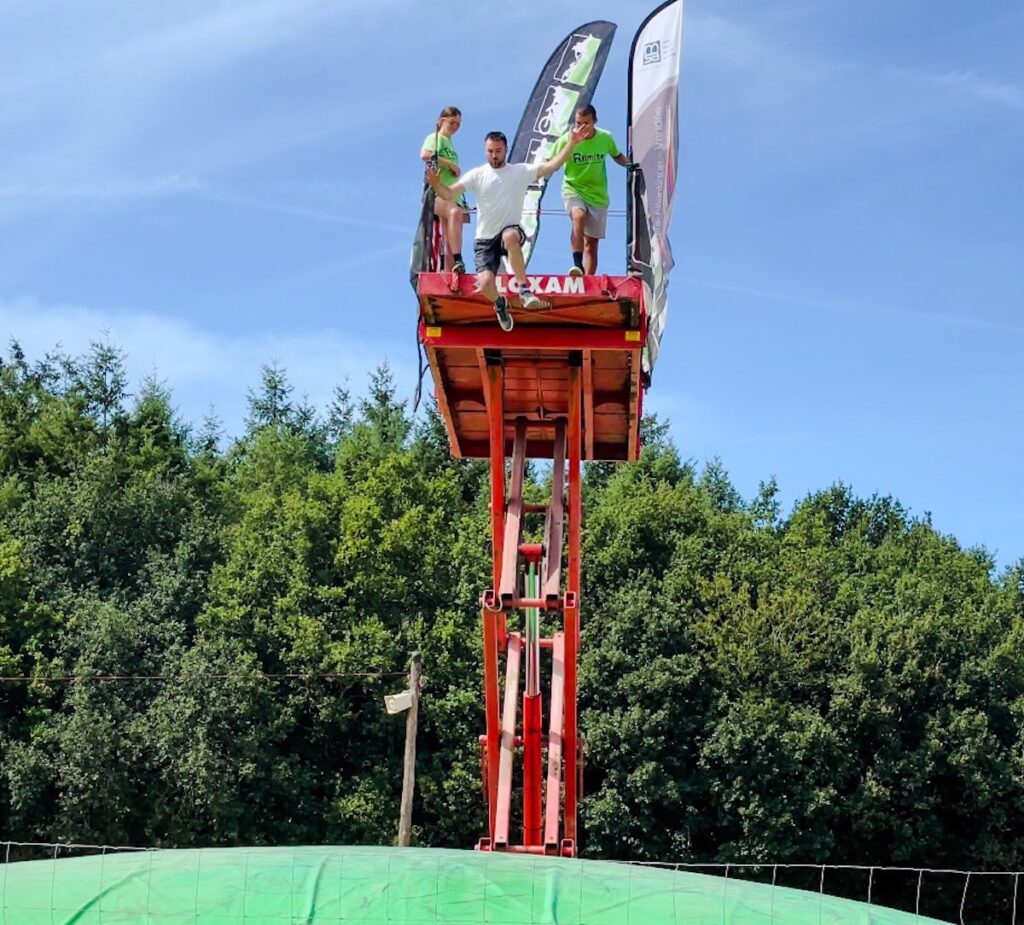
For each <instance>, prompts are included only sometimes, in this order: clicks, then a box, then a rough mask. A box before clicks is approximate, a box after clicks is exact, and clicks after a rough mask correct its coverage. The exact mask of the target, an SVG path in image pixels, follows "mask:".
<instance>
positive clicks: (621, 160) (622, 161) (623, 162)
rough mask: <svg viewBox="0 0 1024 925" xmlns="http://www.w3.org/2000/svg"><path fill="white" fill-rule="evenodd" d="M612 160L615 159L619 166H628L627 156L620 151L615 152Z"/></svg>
mask: <svg viewBox="0 0 1024 925" xmlns="http://www.w3.org/2000/svg"><path fill="white" fill-rule="evenodd" d="M612 160H613V161H615V163H616V164H618V165H619V166H620V167H628V166H629V158H628V157H626V155H625V154H623V153H622V152H621V151H620V152H619V153H618V154H616V155H615V157H613V158H612Z"/></svg>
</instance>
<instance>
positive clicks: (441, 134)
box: [420, 106, 469, 273]
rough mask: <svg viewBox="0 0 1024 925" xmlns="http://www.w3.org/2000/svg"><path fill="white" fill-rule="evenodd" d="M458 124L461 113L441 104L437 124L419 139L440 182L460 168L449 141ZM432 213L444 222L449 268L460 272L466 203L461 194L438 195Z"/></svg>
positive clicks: (446, 181) (448, 183)
mask: <svg viewBox="0 0 1024 925" xmlns="http://www.w3.org/2000/svg"><path fill="white" fill-rule="evenodd" d="M461 125H462V113H461V112H460V111H459V109H458V108H457V107H455V106H445V108H444V109H442V110H441V115H440V116H438V118H437V125H436V126H435V128H434V131H432V132H431V133H430V134H429V135H427V137H426V138H425V139H424V141H423V150H422V151H420V157H421V158H422V159H423V160H424V161H427V162H428V163H429V162H430V161H432V160H433V159H434V158H435V157H436V158H437V169H438V170H439V171H440V172H441V182H442V183H443V184H444V185H445V186H451V185H452V184H453V183H454V182H455V181H456V180H457V179H458V176H459V174H460V173H461V172H462V171H461V170H459V155H458V152H457V151H456V150H455V146H454V145H453V144H452V135H454V134H455V133H456V132H457V131H458V130H459V127H460V126H461ZM434 214H435V215H436V216H437V217H438V218H439V219H441V222H442V224H443V225H444V233H445V241H446V243H447V244H448V253H449V254H451V257H452V266H451V269H452V271H453V272H455V273H463V272H465V270H466V265H465V264H464V263H463V262H462V226H463V225H464V224H465V223H466V222H468V221H469V207H468V206H467V205H466V200H465V198H462V199H460V200H459V201H458V202H448V201H447V200H444V199H442V198H441V197H440V196H438V197H437V199H435V200H434Z"/></svg>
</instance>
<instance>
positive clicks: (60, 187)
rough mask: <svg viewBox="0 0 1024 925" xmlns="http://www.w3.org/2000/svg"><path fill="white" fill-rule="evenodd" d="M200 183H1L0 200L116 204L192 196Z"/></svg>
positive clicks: (168, 179) (177, 179)
mask: <svg viewBox="0 0 1024 925" xmlns="http://www.w3.org/2000/svg"><path fill="white" fill-rule="evenodd" d="M202 186H203V184H202V182H201V181H200V180H198V179H196V178H195V177H181V176H178V175H177V174H168V175H165V176H161V177H149V178H141V179H128V178H125V179H120V180H107V181H79V182H63V183H56V182H53V183H0V199H30V200H39V199H43V200H51V199H53V200H82V201H102V202H117V201H124V200H133V199H155V198H158V197H163V196H176V195H180V194H182V193H194V192H197V191H198V190H200V189H201V188H202Z"/></svg>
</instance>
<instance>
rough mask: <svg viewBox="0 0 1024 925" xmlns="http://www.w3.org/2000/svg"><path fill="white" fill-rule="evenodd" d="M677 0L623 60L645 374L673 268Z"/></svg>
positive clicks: (631, 228)
mask: <svg viewBox="0 0 1024 925" xmlns="http://www.w3.org/2000/svg"><path fill="white" fill-rule="evenodd" d="M682 39H683V0H668V2H666V3H663V4H662V5H661V6H659V7H658V8H657V9H656V10H654V12H652V13H651V14H650V16H648V17H647V19H645V20H644V22H643V24H642V25H641V26H640V28H639V30H637V33H636V36H635V37H634V38H633V46H632V48H631V49H630V54H629V102H628V118H629V128H628V141H627V144H628V147H629V159H630V161H631V162H632V163H633V164H635V165H636V168H635V169H634V170H633V171H632V172H631V175H630V184H629V185H630V189H629V196H628V200H627V202H628V210H629V219H628V232H627V233H628V235H629V246H628V260H629V268H630V270H631V271H632V272H637V273H640V274H641V276H642V277H643V279H644V282H645V284H646V285H647V287H648V292H647V311H648V336H647V351H646V355H645V361H644V365H645V368H646V370H647V372H648V373H649V372H650V371H651V369H652V368H653V366H654V363H655V361H656V360H657V358H658V344H659V343H660V341H661V334H662V332H663V331H664V329H665V316H666V315H667V313H668V275H669V273H670V272H671V270H672V267H673V260H672V248H671V246H670V244H669V240H668V228H669V223H670V221H671V219H672V200H673V198H674V196H675V190H676V159H677V156H678V151H679V65H680V61H681V53H682V44H683V43H682Z"/></svg>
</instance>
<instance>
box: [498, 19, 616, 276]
mask: <svg viewBox="0 0 1024 925" xmlns="http://www.w3.org/2000/svg"><path fill="white" fill-rule="evenodd" d="M614 36H615V23H611V22H605V21H603V20H599V21H597V22H588V23H587V24H586V25H583V26H579V27H578V28H576V29H574V30H573V31H572V32H570V33H569V34H568V35H567V36H566V37H565V38H564V39H562V41H561V42H560V43H559V44H558V47H557V48H556V49H555V51H554V53H553V54H552V55H551V57H550V58H548V62H547V64H545V65H544V70H542V71H541V73H540V77H539V78H538V79H537V84H536V86H534V88H533V93H531V94H530V99H529V102H528V103H527V104H526V109H524V110H523V118H522V120H521V121H520V123H519V128H518V130H517V131H516V135H515V138H514V139H513V141H512V149H511V151H509V156H508V159H509V161H510V162H511V163H513V164H518V163H527V164H534V163H538V162H542V161H546V160H549V159H550V157H551V149H552V148H553V147H554V145H555V142H556V141H558V139H559V138H560V137H561V136H562V135H564V134H565V132H567V131H568V130H569V127H570V126H571V125H572V124H573V117H574V115H575V113H576V110H577V109H578V108H579V107H580V106H586V105H587V104H588V103H590V101H591V99H592V98H593V96H594V90H595V89H597V82H598V81H599V80H600V79H601V72H602V71H603V70H604V65H605V61H607V59H608V52H609V50H610V49H611V46H612V38H613V37H614ZM546 186H547V178H546V177H544V178H542V179H540V180H537V181H536V182H535V183H534V184H533V185H532V186H531V187H530V190H529V192H528V193H527V194H526V198H525V199H524V201H523V221H522V225H523V230H524V231H525V232H526V243H525V244H524V245H523V257H524V258H525V259H526V261H527V263H529V261H530V253H531V252H532V250H533V245H534V242H535V241H536V239H537V231H538V229H539V227H540V201H541V198H542V197H543V195H544V189H545V187H546Z"/></svg>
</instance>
